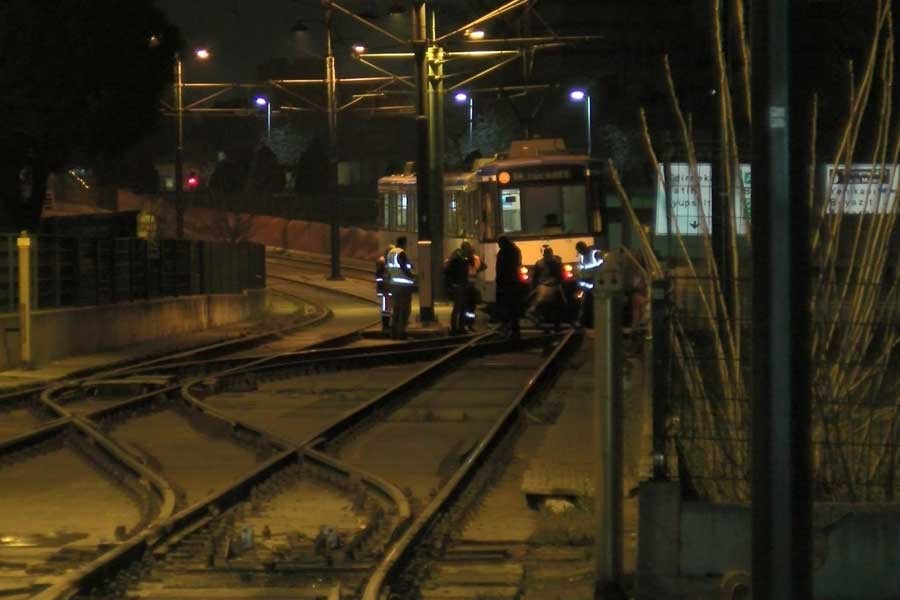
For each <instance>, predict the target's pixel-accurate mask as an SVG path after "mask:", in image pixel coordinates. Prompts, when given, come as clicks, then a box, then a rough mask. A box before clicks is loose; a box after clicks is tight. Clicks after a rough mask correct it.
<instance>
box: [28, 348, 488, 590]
mask: <svg viewBox="0 0 900 600" xmlns="http://www.w3.org/2000/svg"><path fill="white" fill-rule="evenodd" d="M490 335H491V334H490V333H485V334H482V335H480V336H476V337H474V338H472V339H470V340H468V341H466V342H465V343H464V344H461V346H460V347H458V348H455V349H454V350H452V351H451V352H450V353H448V354H446V355H444V356H442V357H440V358H438V359H437V360H435V361H433V362H431V363H430V364H429V365H427V366H426V367H424V368H423V369H420V370H419V371H417V373H416V374H414V375H412V376H410V377H409V378H407V379H406V380H404V381H402V382H401V383H399V384H398V385H397V386H395V387H394V388H392V389H391V390H389V391H388V392H385V393H383V394H380V395H378V396H377V397H376V398H375V399H373V400H371V401H369V402H366V403H363V404H362V405H361V406H359V407H357V408H356V409H354V410H351V411H350V412H349V413H347V414H345V415H343V416H342V417H340V419H339V420H338V422H336V423H333V424H331V425H328V426H326V427H324V428H323V429H322V430H321V431H320V432H317V433H315V434H313V435H311V436H309V437H308V438H307V439H306V440H305V441H303V442H301V443H300V444H291V443H290V442H287V441H285V440H282V439H280V438H278V437H276V436H273V435H272V434H270V433H267V432H265V431H263V430H262V429H259V428H257V427H255V426H252V425H250V424H248V423H245V422H243V421H241V420H239V419H233V418H230V417H228V416H227V415H225V414H224V413H222V412H220V411H218V410H216V409H214V408H212V407H210V406H208V405H207V404H205V403H204V402H203V401H202V400H201V399H200V398H199V394H201V393H203V392H204V391H208V388H207V386H206V382H208V379H198V380H195V381H193V382H189V383H186V384H183V385H181V386H178V389H179V391H180V394H181V398H182V400H184V401H185V402H186V403H188V404H189V405H190V406H192V407H193V408H194V409H195V410H197V411H199V412H202V413H203V414H204V415H205V416H207V417H208V418H211V419H216V420H218V421H222V422H225V423H226V424H228V426H229V427H230V428H231V430H232V431H234V432H238V431H241V432H244V433H248V434H250V435H251V436H254V437H256V438H258V439H259V440H261V441H264V442H265V443H267V444H269V445H270V446H272V447H274V448H275V449H276V450H277V454H276V455H275V456H273V457H272V458H270V459H269V460H268V461H267V462H266V463H264V464H263V465H261V466H259V467H257V468H256V469H254V470H253V471H252V472H251V473H250V474H248V475H245V476H243V477H241V478H240V479H239V480H238V481H236V482H235V483H234V484H232V485H231V486H229V487H227V488H225V489H223V490H221V491H219V492H216V493H215V494H213V495H211V496H209V497H207V498H204V499H202V500H200V501H198V502H196V503H195V504H194V505H192V506H190V507H188V508H186V509H184V510H182V511H181V512H179V513H177V514H175V515H172V516H171V517H170V518H169V519H167V520H166V521H165V522H163V523H161V524H160V525H158V526H157V527H155V528H153V529H148V530H146V531H145V532H143V533H142V534H140V535H139V536H137V537H136V538H134V539H133V540H130V541H129V542H127V543H125V544H123V545H122V546H120V547H119V548H117V549H116V552H114V553H110V554H106V555H104V556H102V557H100V558H98V559H97V560H96V561H95V562H94V563H92V564H91V568H90V569H83V570H81V571H79V572H78V573H76V574H75V575H73V576H72V577H70V578H67V579H66V580H65V581H64V582H61V583H59V584H58V585H55V586H53V587H52V588H50V589H48V590H45V591H44V592H42V593H41V594H39V595H38V596H36V597H35V598H36V600H51V599H52V600H60V599H63V598H71V597H72V596H74V595H75V594H77V593H79V592H81V591H83V590H85V589H87V588H89V587H92V586H93V585H96V584H97V583H100V582H102V580H103V579H105V578H108V577H109V576H110V575H111V574H114V573H117V572H119V571H120V570H122V569H124V568H125V567H126V566H128V565H129V564H132V563H134V562H136V561H137V560H140V558H141V557H143V556H144V555H145V554H146V553H147V552H148V551H150V552H152V553H154V554H159V553H161V552H162V553H164V552H165V549H166V547H167V544H168V541H169V540H170V538H172V537H173V536H176V535H177V534H178V533H179V531H180V530H183V529H184V528H187V527H195V526H198V524H202V523H203V520H204V519H207V518H208V515H209V511H210V509H211V508H215V509H216V510H217V511H220V512H221V511H224V510H228V508H230V507H231V506H233V505H235V504H236V503H237V502H239V501H242V500H243V499H244V498H246V497H247V496H248V495H249V493H250V489H252V487H254V486H255V485H256V484H258V483H260V482H261V481H263V480H264V479H266V478H268V477H269V476H271V475H272V474H274V473H275V472H276V471H278V470H279V469H281V468H283V467H285V466H287V465H290V464H296V462H298V461H299V460H301V458H303V459H307V460H311V461H314V462H315V463H317V464H319V465H321V466H323V467H325V468H327V469H329V470H331V471H333V472H338V473H340V474H343V476H344V477H346V478H348V479H349V478H350V477H351V476H353V475H357V476H359V477H360V481H362V482H363V483H364V484H365V485H366V486H367V488H369V489H371V490H373V491H375V492H377V493H378V494H379V495H380V496H382V497H384V498H388V499H390V501H391V502H393V503H394V504H395V505H396V506H397V524H396V526H395V527H394V532H396V531H398V530H399V529H400V528H402V527H403V526H404V525H405V524H406V523H407V522H408V521H409V520H410V518H411V515H412V512H411V508H410V506H409V501H408V500H407V499H406V496H405V495H404V494H403V493H402V491H400V490H399V489H398V488H397V487H396V486H394V485H393V484H391V483H390V482H388V481H385V480H384V479H382V478H380V477H377V476H375V475H372V474H369V473H366V472H364V471H362V470H360V469H357V468H355V467H351V466H349V465H346V464H344V463H342V462H341V461H338V460H337V459H336V458H334V457H331V456H328V455H327V454H325V453H323V452H320V451H318V450H317V449H316V447H315V446H318V445H321V444H323V443H325V442H326V441H328V440H331V439H334V437H336V436H337V435H340V434H341V433H344V432H346V431H349V430H350V429H352V428H353V427H355V426H356V425H357V424H358V423H359V421H360V418H361V416H363V415H371V414H372V413H373V412H375V411H377V410H378V409H380V408H382V407H383V406H384V405H385V404H387V403H388V402H390V401H391V400H393V399H395V397H396V396H397V395H400V394H402V393H404V392H406V391H407V390H408V389H409V387H410V385H411V383H412V382H413V381H415V380H418V379H421V378H424V377H427V376H429V375H431V374H433V372H434V371H435V370H437V369H439V368H441V367H442V366H445V365H446V363H447V362H448V361H450V360H453V359H454V357H458V356H460V355H461V353H462V352H463V351H464V349H466V348H470V347H472V346H474V345H475V344H476V343H477V342H478V341H479V340H483V339H486V338H488V337H489V336H490ZM238 371H240V368H237V369H233V370H232V371H231V372H232V373H237V372H238ZM195 387H199V389H196V390H195V389H194V388H195ZM169 391H171V390H170V389H167V390H156V391H154V392H150V393H148V394H144V395H142V396H139V397H137V398H133V399H130V400H127V401H125V402H123V403H118V404H116V405H114V406H111V407H104V408H102V409H99V410H97V411H93V412H91V413H89V414H88V415H86V416H85V417H84V418H85V419H86V420H96V419H98V418H103V417H105V416H109V415H111V414H113V413H114V412H116V411H118V410H122V409H123V408H125V407H126V406H127V407H133V406H134V405H135V403H136V402H137V401H146V400H151V399H153V398H154V397H159V395H160V393H161V392H169ZM394 536H395V533H391V535H390V537H391V538H393V537H394Z"/></svg>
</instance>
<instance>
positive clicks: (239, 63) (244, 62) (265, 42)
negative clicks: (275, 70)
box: [157, 0, 484, 82]
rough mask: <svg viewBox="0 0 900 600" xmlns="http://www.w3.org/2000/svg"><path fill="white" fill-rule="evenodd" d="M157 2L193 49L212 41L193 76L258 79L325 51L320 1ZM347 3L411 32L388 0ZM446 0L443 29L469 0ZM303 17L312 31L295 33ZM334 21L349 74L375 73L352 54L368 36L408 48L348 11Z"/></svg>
mask: <svg viewBox="0 0 900 600" xmlns="http://www.w3.org/2000/svg"><path fill="white" fill-rule="evenodd" d="M157 4H158V6H159V7H160V8H161V9H162V10H163V11H164V12H165V13H166V14H167V15H168V16H169V18H170V19H171V20H172V21H173V22H174V23H175V24H176V25H177V26H178V27H179V28H180V29H181V31H182V35H183V36H184V38H185V43H186V44H187V47H188V49H191V48H193V47H196V46H204V45H206V46H208V47H209V48H210V50H211V51H212V52H213V55H214V56H213V59H212V60H210V61H209V62H208V63H203V64H196V63H194V64H192V61H185V79H186V80H187V81H233V82H252V81H256V77H257V75H256V67H257V65H259V64H260V63H263V62H265V61H267V60H269V59H271V58H277V57H288V58H291V57H302V56H314V55H321V54H322V53H323V52H324V47H325V45H324V34H323V31H324V26H323V24H322V18H323V9H322V6H321V3H320V2H319V0H264V2H250V1H248V0H191V1H190V2H185V1H184V0H157ZM341 4H342V6H345V7H347V8H348V9H351V10H356V11H359V10H364V9H366V8H368V9H370V10H375V11H377V12H378V13H379V14H380V15H382V16H381V17H380V18H379V19H377V21H376V22H377V24H378V25H379V26H380V27H383V28H385V29H388V30H390V31H392V32H394V33H396V34H398V35H399V36H400V37H402V38H407V37H409V30H410V25H409V18H408V16H407V15H389V14H388V10H387V9H388V6H389V4H390V3H389V2H388V0H377V1H374V2H368V1H366V0H345V1H344V2H342V3H341ZM442 4H447V3H437V2H436V3H433V4H432V5H433V6H436V7H438V8H439V10H440V11H441V18H442V19H443V21H442V24H444V26H443V27H441V30H444V31H445V30H446V29H447V28H449V27H450V26H451V24H452V23H454V22H458V20H459V18H460V16H462V15H461V14H460V12H461V11H460V8H461V6H462V5H463V4H467V2H466V0H456V3H455V6H454V4H447V6H442ZM454 8H456V10H453V9H454ZM483 10H484V9H481V11H483ZM481 11H479V10H472V11H471V12H470V13H469V15H468V16H471V15H480V14H481ZM297 19H303V20H304V22H305V23H306V24H307V26H308V27H309V31H308V32H306V33H302V34H296V33H292V32H291V27H292V26H293V24H294V23H295V22H296V21H297ZM334 26H335V45H336V48H335V54H336V55H337V56H338V60H339V66H341V65H343V67H344V68H343V69H342V71H343V73H345V74H367V75H372V74H373V73H372V72H371V71H368V70H366V69H361V70H360V69H359V67H358V66H354V65H353V61H351V60H349V59H347V58H346V57H348V56H349V53H350V46H351V45H352V44H353V43H354V42H356V41H363V42H364V43H366V45H367V46H368V47H370V48H372V49H376V48H377V49H383V50H385V51H388V50H395V51H396V50H404V51H405V50H408V47H406V48H398V47H392V46H391V44H392V42H391V41H390V40H388V39H387V38H384V37H382V36H380V35H379V34H374V35H373V34H371V33H370V32H368V31H366V30H365V28H363V27H362V26H360V25H358V24H356V23H354V22H353V21H352V20H351V19H350V18H349V17H347V16H345V15H336V16H335V19H334Z"/></svg>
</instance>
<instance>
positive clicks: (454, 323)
mask: <svg viewBox="0 0 900 600" xmlns="http://www.w3.org/2000/svg"><path fill="white" fill-rule="evenodd" d="M473 254H474V252H473V251H472V245H471V244H469V242H463V243H462V245H461V246H460V247H459V248H457V249H456V250H454V251H453V252H452V253H451V254H450V256H449V257H448V258H447V260H446V261H445V262H444V283H445V284H446V286H447V291H448V292H449V293H450V298H451V299H452V300H453V310H452V311H451V312H450V335H459V334H461V333H463V331H464V330H465V324H466V315H465V312H466V305H467V303H468V295H467V292H468V287H469V262H470V261H471V256H472V255H473Z"/></svg>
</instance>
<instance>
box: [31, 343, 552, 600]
mask: <svg viewBox="0 0 900 600" xmlns="http://www.w3.org/2000/svg"><path fill="white" fill-rule="evenodd" d="M490 337H491V336H490V335H489V334H485V335H482V336H475V337H472V338H469V339H461V340H453V341H452V342H451V341H449V340H443V341H439V340H432V341H429V342H427V343H426V342H414V343H411V344H404V345H399V346H406V347H404V348H397V347H396V346H395V347H394V348H393V350H389V349H388V348H385V349H384V351H383V352H372V351H371V349H366V351H365V352H359V349H353V348H345V349H342V350H341V352H343V353H345V354H344V355H343V356H337V355H336V354H335V351H323V352H331V353H332V356H331V359H330V360H331V362H330V363H329V364H330V365H331V366H330V367H329V366H328V365H327V364H325V362H322V361H320V362H319V363H318V364H313V363H312V362H309V361H308V360H307V361H306V362H305V364H303V365H302V366H300V367H299V368H300V370H301V372H307V373H308V372H309V369H315V370H317V371H318V372H322V371H324V370H329V369H336V370H340V371H341V372H343V371H344V370H345V369H347V368H348V366H347V365H348V363H349V362H352V361H354V360H357V359H358V360H359V361H362V362H363V363H365V365H366V366H367V367H369V368H372V367H373V366H375V365H376V364H377V363H378V361H379V360H380V361H384V362H386V363H389V364H390V365H394V366H395V365H396V363H398V362H400V363H401V364H404V365H407V366H408V368H409V371H413V372H412V373H411V374H410V375H409V376H408V377H407V378H406V379H404V380H402V381H401V382H400V383H399V384H397V385H395V386H393V387H392V388H391V389H389V390H386V391H384V392H382V393H378V394H376V395H375V397H374V398H370V399H369V400H367V401H364V402H361V403H357V405H356V406H355V407H353V408H352V409H351V410H349V411H348V410H347V407H346V406H343V407H339V408H340V409H341V410H340V411H338V413H343V414H342V416H340V417H337V415H335V418H333V419H332V422H331V423H330V424H328V425H326V426H324V427H323V426H320V427H316V428H313V429H315V431H314V430H312V429H310V430H307V431H306V432H303V433H301V434H300V435H297V436H294V437H293V439H284V437H283V436H275V435H272V434H271V433H269V432H267V431H264V430H263V429H262V428H260V427H258V426H256V425H254V424H251V423H248V422H244V421H240V420H238V419H235V418H233V417H232V416H230V415H229V414H228V412H227V410H222V409H220V408H215V404H216V403H215V397H216V396H217V395H222V394H223V393H225V394H227V393H229V392H227V390H229V389H230V388H231V386H232V385H234V384H235V382H238V381H243V382H244V383H243V384H241V385H246V382H247V381H248V378H250V379H249V380H254V381H255V385H260V382H263V383H265V382H269V383H275V384H277V382H279V381H284V380H285V379H284V378H285V377H289V376H292V375H296V373H297V372H298V371H297V369H296V368H295V367H296V365H292V364H291V362H290V360H289V359H287V358H282V359H280V360H282V361H283V362H282V363H281V364H280V365H274V364H272V365H266V364H265V362H261V363H259V364H256V365H252V366H249V367H248V366H243V367H240V368H235V369H232V370H231V371H230V372H227V373H224V374H223V375H222V376H221V377H219V378H215V379H209V378H206V379H202V380H197V381H195V382H193V383H191V384H188V385H186V386H184V387H183V388H182V390H181V402H183V403H184V406H187V407H189V410H190V411H195V412H200V413H203V415H204V416H205V418H210V419H213V420H217V421H218V422H219V423H228V424H229V425H228V426H229V428H230V432H231V434H233V435H240V436H243V437H244V443H248V444H250V445H255V446H256V447H260V446H265V447H266V448H269V449H270V450H271V452H270V453H269V454H267V455H265V456H263V457H262V462H260V463H258V464H257V465H256V466H255V468H253V469H252V470H250V472H249V473H247V474H245V475H244V476H242V477H241V478H240V480H239V481H237V482H236V483H235V484H233V485H232V486H230V487H228V488H227V489H223V490H221V491H219V492H217V493H215V494H213V495H211V496H208V497H206V498H204V499H202V500H200V501H198V502H196V503H194V504H192V505H190V506H188V507H187V508H185V509H184V510H182V511H181V512H179V513H178V514H175V515H173V516H172V517H170V519H169V520H168V521H167V522H166V523H164V524H163V525H162V526H161V527H158V528H156V529H155V530H147V531H145V532H144V533H143V534H141V535H140V536H138V537H137V538H135V539H133V540H130V541H129V542H128V543H126V544H123V545H122V546H121V547H120V548H119V549H118V550H119V551H118V552H117V553H116V554H115V555H110V556H107V557H104V558H101V559H100V560H99V561H98V563H97V564H95V565H93V567H92V569H90V570H87V571H85V572H83V573H81V574H80V576H79V577H77V578H73V579H72V580H71V581H69V582H68V585H69V587H68V588H66V587H65V586H63V585H59V586H57V588H56V589H52V590H47V591H46V592H45V593H44V594H43V595H42V596H40V597H41V598H57V597H65V596H66V595H69V594H71V593H72V590H80V591H81V593H85V594H86V593H93V594H95V595H97V594H99V595H104V596H110V597H124V596H127V597H143V598H199V597H237V596H241V597H267V598H280V597H292V598H306V597H309V598H318V597H328V596H327V594H328V593H332V594H334V593H336V592H335V590H338V589H340V590H343V596H340V595H339V596H335V597H350V596H349V595H348V594H356V593H359V592H360V591H361V590H362V589H363V587H364V585H365V582H366V581H367V580H368V577H369V575H370V574H371V573H372V572H373V570H374V569H375V568H376V565H377V561H378V559H379V557H381V556H384V555H385V554H386V553H387V552H388V549H389V548H390V547H391V545H392V542H393V540H395V538H396V536H397V535H398V533H399V531H401V528H402V526H404V525H405V524H406V523H408V522H409V521H410V518H411V516H412V512H411V508H410V502H409V499H408V497H407V495H405V494H404V493H403V492H402V491H401V490H400V488H399V487H397V486H396V485H394V484H393V483H388V480H387V479H386V478H384V477H383V476H382V474H380V473H377V472H372V471H371V470H369V469H364V468H360V466H359V465H356V464H353V463H352V462H348V461H344V460H342V459H341V458H342V451H341V450H340V449H341V448H344V447H351V446H352V445H353V444H354V443H356V442H357V441H358V440H361V439H365V438H367V437H370V435H371V433H372V432H374V431H377V430H378V429H379V428H380V427H381V426H382V425H383V423H385V422H386V421H384V419H383V416H384V415H385V414H394V415H397V414H402V411H403V410H405V408H404V407H406V408H408V407H409V406H410V405H411V404H414V403H415V402H416V397H417V396H418V397H419V401H421V397H420V394H419V393H418V390H420V388H421V387H422V386H423V385H434V384H440V383H441V382H443V380H444V378H445V377H446V376H447V375H448V374H449V373H452V372H456V370H457V369H458V367H459V366H460V365H461V364H462V363H464V362H467V361H471V360H477V358H478V357H490V356H494V355H496V354H498V353H501V351H502V350H508V348H507V344H503V343H500V342H497V341H494V340H491V339H490ZM557 341H558V340H557ZM557 341H553V338H550V337H546V336H536V337H534V338H532V339H530V340H528V341H526V342H524V346H523V349H522V351H523V352H525V353H535V352H537V351H535V350H532V349H529V348H528V347H529V346H532V347H545V346H546V345H547V344H549V343H557ZM353 352H358V355H357V356H356V358H355V359H350V358H348V357H352V356H353ZM307 358H308V357H307ZM320 358H321V359H322V360H323V361H324V360H325V356H324V354H323V355H322V356H321V357H320ZM426 358H430V359H431V361H430V362H427V363H422V360H423V359H426ZM254 378H255V379H254ZM151 394H156V395H157V396H158V392H153V393H151ZM144 402H148V400H146V399H145V400H141V399H132V400H129V401H126V403H127V404H126V403H119V404H118V405H114V406H112V407H109V408H107V409H104V411H103V412H102V413H100V414H99V415H97V414H95V415H94V417H93V418H95V419H97V418H99V420H100V421H103V420H105V419H113V420H115V414H116V413H121V412H125V413H128V412H131V411H134V410H135V409H136V408H137V407H138V406H140V405H141V404H142V403H144ZM241 412H242V413H243V412H244V411H241ZM500 412H502V411H500ZM445 468H446V465H445ZM452 471H453V469H452V468H449V470H447V474H448V475H449V473H451V472H452ZM413 500H414V502H413V504H416V502H417V501H416V497H415V496H414V498H413ZM317 507H318V508H317ZM140 559H143V560H140ZM111 570H115V571H118V572H119V577H118V578H116V579H114V580H110V579H109V574H110V572H111ZM101 584H105V585H102V588H101V589H98V586H100V585H101ZM263 588H264V589H263Z"/></svg>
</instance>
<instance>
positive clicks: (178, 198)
mask: <svg viewBox="0 0 900 600" xmlns="http://www.w3.org/2000/svg"><path fill="white" fill-rule="evenodd" d="M154 37H156V36H153V37H151V38H150V42H151V45H152V43H153V40H154ZM158 43H159V40H158V38H157V44H158ZM194 56H195V57H197V59H198V60H202V61H205V60H208V59H209V57H210V56H211V54H210V52H209V50H208V49H207V48H196V49H195V50H194ZM174 92H175V113H176V115H177V116H178V119H177V122H178V124H177V129H176V136H175V237H177V238H178V239H181V238H183V237H184V195H183V192H184V181H182V179H183V177H184V69H183V66H182V63H181V54H179V53H178V52H176V53H175V89H174Z"/></svg>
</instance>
